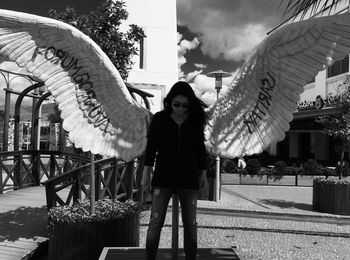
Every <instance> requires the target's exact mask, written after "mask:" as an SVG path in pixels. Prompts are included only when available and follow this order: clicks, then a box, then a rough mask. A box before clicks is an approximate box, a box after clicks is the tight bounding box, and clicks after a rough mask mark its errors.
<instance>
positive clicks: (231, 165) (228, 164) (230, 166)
mask: <svg viewBox="0 0 350 260" xmlns="http://www.w3.org/2000/svg"><path fill="white" fill-rule="evenodd" d="M221 162H222V163H221V167H222V171H223V172H225V173H236V172H237V169H238V168H237V165H236V163H235V162H234V160H233V159H228V158H222V160H221Z"/></svg>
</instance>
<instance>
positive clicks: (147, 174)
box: [141, 166, 152, 191]
mask: <svg viewBox="0 0 350 260" xmlns="http://www.w3.org/2000/svg"><path fill="white" fill-rule="evenodd" d="M151 173H152V167H150V166H144V167H143V173H142V180H141V187H142V190H143V191H150V190H151Z"/></svg>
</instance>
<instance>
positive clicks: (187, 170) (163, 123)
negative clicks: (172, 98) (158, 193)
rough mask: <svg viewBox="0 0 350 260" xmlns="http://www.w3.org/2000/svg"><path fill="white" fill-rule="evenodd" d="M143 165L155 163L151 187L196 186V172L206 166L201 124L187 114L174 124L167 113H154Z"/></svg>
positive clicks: (187, 187)
mask: <svg viewBox="0 0 350 260" xmlns="http://www.w3.org/2000/svg"><path fill="white" fill-rule="evenodd" d="M144 164H145V165H147V166H155V169H154V175H153V178H152V186H157V187H167V188H176V189H198V187H199V182H198V175H199V173H200V171H201V170H205V169H206V167H207V165H206V150H205V145H204V133H203V127H202V126H199V125H198V124H197V125H196V124H195V123H194V122H193V120H191V117H188V118H187V119H186V120H185V121H184V122H183V123H181V124H178V123H176V122H175V121H174V120H173V118H172V117H171V116H170V114H169V113H168V112H166V111H164V110H163V111H161V112H158V113H156V114H155V115H154V116H153V119H152V122H151V125H150V129H149V132H148V140H147V146H146V152H145V162H144Z"/></svg>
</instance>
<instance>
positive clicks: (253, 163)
mask: <svg viewBox="0 0 350 260" xmlns="http://www.w3.org/2000/svg"><path fill="white" fill-rule="evenodd" d="M260 168H261V166H260V162H259V160H258V159H255V158H253V159H249V160H248V161H247V165H246V167H245V169H246V170H247V172H248V174H250V175H257V174H258V173H259V171H260Z"/></svg>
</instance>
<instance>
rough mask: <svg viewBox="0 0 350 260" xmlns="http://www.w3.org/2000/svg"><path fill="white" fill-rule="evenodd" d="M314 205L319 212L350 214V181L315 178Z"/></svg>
mask: <svg viewBox="0 0 350 260" xmlns="http://www.w3.org/2000/svg"><path fill="white" fill-rule="evenodd" d="M312 206H313V209H314V210H315V211H319V212H325V213H332V214H339V215H350V182H349V181H343V180H337V179H335V178H328V179H325V178H316V179H314V181H313V197H312Z"/></svg>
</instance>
